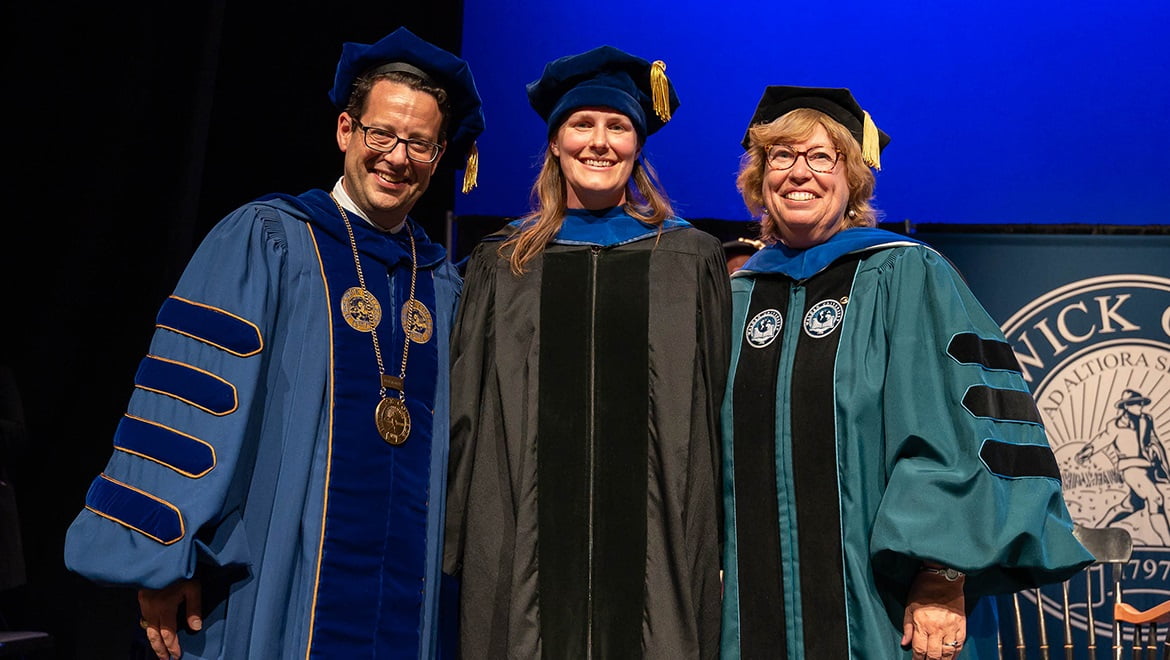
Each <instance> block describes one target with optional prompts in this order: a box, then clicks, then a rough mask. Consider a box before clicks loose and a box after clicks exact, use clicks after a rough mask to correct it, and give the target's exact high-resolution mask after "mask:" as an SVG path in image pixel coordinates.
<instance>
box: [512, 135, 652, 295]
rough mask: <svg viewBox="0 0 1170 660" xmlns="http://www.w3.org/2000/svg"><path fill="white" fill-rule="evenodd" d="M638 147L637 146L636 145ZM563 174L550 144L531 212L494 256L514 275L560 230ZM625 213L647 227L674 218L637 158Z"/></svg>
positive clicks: (534, 187)
mask: <svg viewBox="0 0 1170 660" xmlns="http://www.w3.org/2000/svg"><path fill="white" fill-rule="evenodd" d="M639 146H640V145H639ZM565 186H566V183H565V173H564V171H562V169H561V161H560V159H558V158H557V157H556V156H554V155H553V153H552V145H551V143H550V144H549V146H548V147H547V148H546V149H545V152H544V164H543V165H542V166H541V168H540V174H539V175H538V176H537V177H536V181H535V182H534V183H533V184H532V191H531V195H530V201H531V203H532V207H533V210H532V211H531V212H530V213H528V215H525V216H524V217H523V218H521V221H520V230H519V231H518V232H516V233H515V234H513V235H512V236H511V237H510V238H508V239H507V240H506V241H504V242H503V243H502V244H501V245H500V247H499V249H498V253H499V255H500V256H501V257H504V258H506V259H507V260H508V262H509V263H510V264H511V270H512V273H513V274H515V275H516V276H520V275H523V274H524V273H525V272H527V265H528V263H529V262H531V261H532V260H533V259H536V258H537V257H539V256H540V254H541V252H543V251H544V248H545V246H547V245H548V244H549V242H550V241H552V239H553V237H554V236H556V235H557V232H558V231H560V229H561V223H563V222H564V220H565V213H566V212H567V211H568V205H567V203H566V197H567V193H566V188H565ZM624 208H625V211H626V213H629V214H630V215H631V216H633V217H635V218H637V219H638V220H641V221H642V222H645V223H647V224H651V225H656V226H657V227H658V229H659V231H660V232H661V230H662V223H663V222H664V221H665V220H667V219H668V218H672V217H674V207H673V206H671V203H670V198H669V197H667V195H666V192H665V191H664V190H663V189H662V185H661V184H660V183H659V181H658V173H657V172H656V171H655V170H654V167H653V166H652V165H650V162H649V161H648V160H646V159H645V158H644V157H641V156H639V157H638V158H637V160H635V161H634V170H633V172H631V173H630V179H629V180H628V181H627V182H626V203H625V206H624Z"/></svg>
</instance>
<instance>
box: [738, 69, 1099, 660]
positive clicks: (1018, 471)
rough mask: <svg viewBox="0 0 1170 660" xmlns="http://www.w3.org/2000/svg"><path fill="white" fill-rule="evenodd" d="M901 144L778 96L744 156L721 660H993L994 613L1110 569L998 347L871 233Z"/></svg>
mask: <svg viewBox="0 0 1170 660" xmlns="http://www.w3.org/2000/svg"><path fill="white" fill-rule="evenodd" d="M888 140H889V138H888V136H886V135H885V134H884V133H882V132H881V131H878V130H877V128H876V126H875V125H874V124H873V121H872V119H871V118H870V117H869V115H868V113H866V112H865V111H863V110H862V109H861V107H860V106H859V105H858V104H857V102H856V101H855V100H854V99H853V97H852V95H851V94H850V92H849V91H848V90H845V89H821V88H804V87H768V88H767V90H766V91H765V93H764V95H763V98H762V100H761V101H760V104H759V107H758V108H757V110H756V114H755V117H754V118H753V119H752V122H751V125H750V127H749V130H748V133H747V136H746V137H745V139H744V148H745V149H747V154H746V155H745V158H744V160H743V165H742V168H741V171H740V175H739V178H738V184H739V187H740V190H741V193H742V194H743V197H744V200H745V202H746V203H747V205H748V207H749V208H750V209H752V210H753V212H756V213H760V214H761V216H762V217H761V238H762V239H763V240H764V241H765V242H767V243H768V246H767V247H766V248H765V249H763V250H761V251H759V252H758V253H756V254H755V255H754V256H753V257H752V258H751V259H749V261H748V262H747V264H745V266H744V267H743V268H742V269H741V270H740V271H738V272H737V273H735V274H734V275H733V276H732V337H733V340H732V367H731V371H730V375H729V377H728V382H727V389H726V395H725V398H724V403H723V410H722V430H723V470H724V484H723V493H724V506H725V511H726V517H725V520H726V524H725V534H726V549H725V553H724V568H725V583H724V585H725V592H724V601H723V630H722V655H723V657H724V658H741V657H742V658H753V659H754V658H774V657H782V658H788V660H802V659H804V658H807V659H809V660H817V659H820V658H834V659H846V658H848V659H851V660H868V659H871V658H883V659H885V658H914V659H915V660H920V659H922V658H931V659H937V658H948V659H949V658H954V657H956V656H957V655H959V653H960V651H962V652H963V655H964V657H965V658H981V657H995V656H994V653H995V651H996V649H995V644H994V642H995V637H994V626H989V625H986V623H985V621H984V620H983V619H981V618H980V616H979V615H980V614H982V612H983V611H984V610H982V608H979V609H978V610H977V611H973V610H976V605H977V604H978V603H979V602H980V597H981V596H984V595H987V594H993V593H998V592H1006V591H1014V590H1018V589H1023V588H1026V587H1031V586H1035V585H1039V584H1044V583H1048V582H1056V581H1060V580H1063V579H1065V578H1067V577H1069V576H1070V575H1072V574H1073V573H1075V572H1076V571H1078V570H1080V569H1081V568H1082V567H1083V566H1085V565H1086V564H1088V563H1089V562H1091V560H1092V557H1091V556H1090V555H1089V553H1088V552H1086V551H1085V550H1084V548H1083V547H1081V545H1080V544H1079V543H1078V542H1077V541H1076V539H1075V538H1074V537H1073V535H1072V521H1071V520H1070V518H1069V514H1068V511H1067V509H1066V507H1065V503H1064V499H1063V497H1062V495H1061V482H1060V473H1059V471H1058V469H1057V463H1056V460H1055V458H1054V457H1053V454H1052V451H1051V449H1050V448H1049V446H1048V442H1047V439H1046V436H1045V434H1044V428H1043V427H1042V426H1041V424H1040V417H1039V414H1038V413H1037V410H1036V406H1035V402H1034V401H1033V399H1032V397H1031V394H1030V393H1029V391H1028V388H1027V386H1026V384H1025V382H1024V380H1023V378H1022V376H1021V373H1020V369H1019V365H1018V363H1017V362H1016V359H1015V357H1014V355H1013V353H1012V350H1011V347H1010V346H1009V345H1008V343H1007V342H1006V340H1005V339H1004V336H1003V334H1002V332H1001V331H1000V330H999V328H998V327H997V326H996V324H995V323H994V321H993V320H992V319H991V318H990V317H989V316H988V314H987V313H986V312H985V311H984V309H983V308H982V306H981V305H980V304H979V302H978V301H977V300H976V299H975V297H974V296H973V295H972V294H971V292H970V291H969V290H968V288H967V287H966V285H965V284H964V283H963V280H962V277H961V276H960V275H959V274H958V273H957V272H956V271H955V270H954V268H952V267H951V265H950V264H949V263H948V262H947V260H946V259H945V258H943V257H942V256H941V255H940V254H938V253H937V252H935V251H934V250H932V249H930V248H929V247H928V246H926V245H923V244H921V243H919V242H917V241H913V240H909V239H907V238H905V237H903V236H900V235H897V234H894V233H891V232H886V231H883V230H880V229H875V228H874V227H873V225H874V224H876V222H875V213H876V212H875V210H874V209H873V207H872V205H871V204H870V198H871V196H872V193H873V187H874V175H873V172H872V171H871V170H870V167H871V166H877V165H878V164H879V160H878V158H879V154H880V151H881V148H882V147H884V146H885V144H886V143H887V142H888ZM987 600H988V599H984V601H987ZM988 653H990V654H991V655H985V654H988Z"/></svg>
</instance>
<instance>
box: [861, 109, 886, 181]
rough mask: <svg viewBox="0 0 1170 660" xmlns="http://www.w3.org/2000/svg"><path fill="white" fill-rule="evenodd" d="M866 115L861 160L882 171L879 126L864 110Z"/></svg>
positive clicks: (862, 126)
mask: <svg viewBox="0 0 1170 660" xmlns="http://www.w3.org/2000/svg"><path fill="white" fill-rule="evenodd" d="M861 114H862V115H864V116H863V117H862V121H861V159H862V160H864V161H865V164H866V165H869V166H870V167H872V168H874V169H876V170H880V169H882V156H881V152H882V150H881V144H880V141H879V139H878V129H877V124H874V123H873V118H872V117H870V116H869V113H868V112H866V111H864V110H862V111H861Z"/></svg>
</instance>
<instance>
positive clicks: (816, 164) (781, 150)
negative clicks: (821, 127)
mask: <svg viewBox="0 0 1170 660" xmlns="http://www.w3.org/2000/svg"><path fill="white" fill-rule="evenodd" d="M767 156H768V166H769V167H771V168H772V169H774V170H787V169H791V168H792V166H793V165H795V164H796V159H797V158H800V157H801V156H804V162H805V163H807V164H808V169H810V170H812V171H814V172H818V173H820V174H828V173H830V172H832V171H833V168H834V167H836V166H837V161H838V160H839V159H840V158H841V152H840V151H834V150H831V149H826V148H824V147H813V148H812V149H809V150H807V151H796V150H794V149H792V148H791V147H788V146H785V145H783V144H774V145H772V146H770V147H768V150H767Z"/></svg>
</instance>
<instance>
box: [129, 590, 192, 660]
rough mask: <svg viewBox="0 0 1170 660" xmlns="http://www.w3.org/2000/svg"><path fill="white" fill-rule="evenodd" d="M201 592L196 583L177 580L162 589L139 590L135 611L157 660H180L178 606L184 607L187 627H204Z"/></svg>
mask: <svg viewBox="0 0 1170 660" xmlns="http://www.w3.org/2000/svg"><path fill="white" fill-rule="evenodd" d="M202 600H203V589H202V587H201V586H200V584H199V582H198V581H197V580H178V581H176V582H173V583H171V584H170V585H168V586H167V587H164V588H162V589H139V590H138V608H139V609H140V610H141V611H142V622H141V623H142V627H143V629H145V630H146V639H147V640H149V641H150V648H152V649H154V652H155V654H156V655H157V656H158V657H159V660H170V659H171V658H181V657H183V650H182V649H181V648H179V635H178V622H179V606H180V605H186V608H187V627H188V628H190V629H191V630H200V629H202V628H203V602H202Z"/></svg>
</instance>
